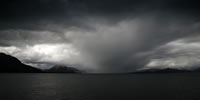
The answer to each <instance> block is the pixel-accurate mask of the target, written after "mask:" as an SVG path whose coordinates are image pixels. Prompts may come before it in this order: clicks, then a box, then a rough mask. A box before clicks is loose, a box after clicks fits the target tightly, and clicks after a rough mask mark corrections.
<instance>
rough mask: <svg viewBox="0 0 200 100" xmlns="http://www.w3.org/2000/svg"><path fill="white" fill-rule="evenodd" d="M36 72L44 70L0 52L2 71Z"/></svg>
mask: <svg viewBox="0 0 200 100" xmlns="http://www.w3.org/2000/svg"><path fill="white" fill-rule="evenodd" d="M10 72H13V73H36V72H42V71H41V70H39V69H37V68H33V67H31V66H28V65H25V64H23V63H21V62H20V61H19V60H18V59H17V58H15V57H13V56H10V55H7V54H4V53H0V73H10Z"/></svg>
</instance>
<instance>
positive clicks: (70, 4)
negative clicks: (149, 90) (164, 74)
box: [0, 0, 200, 72]
mask: <svg viewBox="0 0 200 100" xmlns="http://www.w3.org/2000/svg"><path fill="white" fill-rule="evenodd" d="M0 6H1V7H3V8H4V9H1V10H0V12H1V14H2V16H0V22H1V23H0V45H1V46H0V51H1V52H6V53H9V54H12V55H14V56H16V57H18V58H20V59H21V60H22V61H24V62H25V63H29V64H31V65H37V64H39V65H41V66H42V67H44V66H47V65H52V64H72V65H78V66H79V68H82V69H85V70H90V72H127V71H135V70H137V69H140V68H143V67H148V66H149V64H150V65H151V63H157V65H155V66H159V67H160V66H166V67H169V62H170V63H171V62H172V61H174V62H181V61H185V60H187V61H188V63H187V64H188V65H187V66H189V67H191V66H197V65H198V64H196V62H195V61H197V60H198V59H197V58H198V56H197V55H198V52H196V48H197V47H194V46H193V45H192V46H191V44H190V42H196V41H199V38H197V37H199V32H200V30H199V29H200V23H199V13H198V12H199V9H200V8H199V6H198V3H197V1H195V0H190V1H186V0H181V1H180V0H153V1H149V0H148V1H147V0H123V1H122V0H117V1H116V0H101V1H94V0H56V1H55V0H18V1H12V2H10V1H9V0H6V1H5V0H2V1H0ZM181 39H183V40H184V42H182V43H181V45H178V46H179V47H175V46H174V45H175V44H173V43H177V41H178V40H181ZM170 43H171V44H170ZM68 45H70V46H71V47H68ZM38 46H39V47H38ZM183 46H186V47H189V48H190V49H186V50H189V51H190V52H195V53H196V55H189V51H184V50H182V49H185V48H183ZM44 48H49V49H44ZM176 48H178V49H176ZM174 49H176V50H177V52H174V53H170V51H173V50H174ZM66 50H67V51H68V52H64V51H66ZM193 50H194V51H193ZM29 52H31V54H30V53H29ZM77 52H78V54H77ZM69 55H71V56H70V57H68V56H69ZM180 55H188V56H190V57H193V58H192V60H188V59H186V57H185V56H180ZM169 59H172V60H169ZM161 63H162V64H164V65H161ZM194 63H195V64H194ZM176 64H177V66H175V63H174V67H180V66H178V63H176ZM179 65H180V64H179ZM155 66H154V67H155Z"/></svg>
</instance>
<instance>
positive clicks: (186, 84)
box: [0, 73, 200, 100]
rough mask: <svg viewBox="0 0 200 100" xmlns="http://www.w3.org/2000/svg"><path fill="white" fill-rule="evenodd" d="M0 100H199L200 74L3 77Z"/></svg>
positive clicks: (14, 75) (22, 75)
mask: <svg viewBox="0 0 200 100" xmlns="http://www.w3.org/2000/svg"><path fill="white" fill-rule="evenodd" d="M0 100H200V73H182V74H181V73H180V74H135V75H73V74H0Z"/></svg>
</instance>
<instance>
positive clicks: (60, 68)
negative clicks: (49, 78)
mask: <svg viewBox="0 0 200 100" xmlns="http://www.w3.org/2000/svg"><path fill="white" fill-rule="evenodd" d="M45 72H48V73H80V72H81V71H80V70H78V69H76V68H73V67H68V66H63V65H55V66H53V67H52V68H50V69H47V70H45Z"/></svg>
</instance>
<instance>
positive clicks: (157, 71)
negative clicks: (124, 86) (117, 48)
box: [135, 68, 193, 73]
mask: <svg viewBox="0 0 200 100" xmlns="http://www.w3.org/2000/svg"><path fill="white" fill-rule="evenodd" d="M181 72H193V71H191V70H183V69H174V68H165V69H145V70H141V71H137V72H135V73H181Z"/></svg>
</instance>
